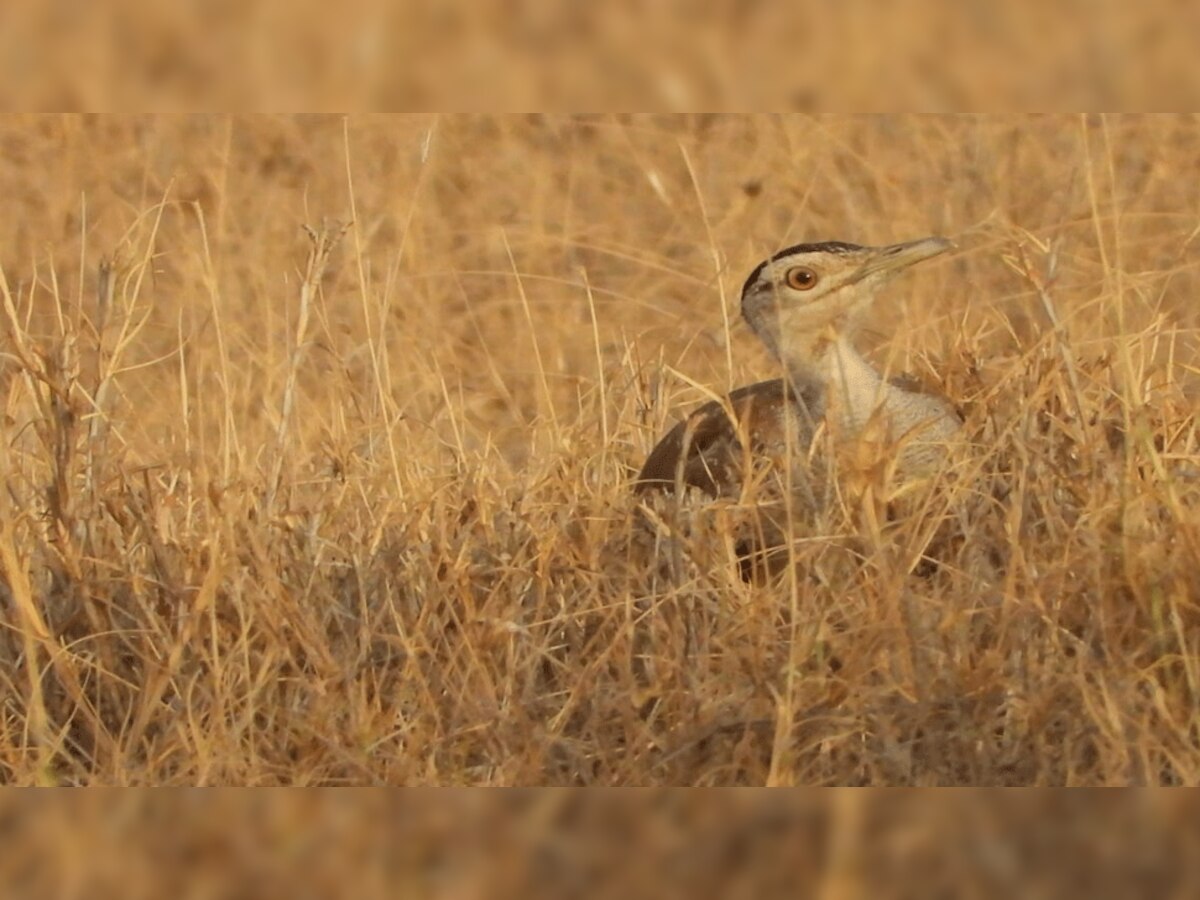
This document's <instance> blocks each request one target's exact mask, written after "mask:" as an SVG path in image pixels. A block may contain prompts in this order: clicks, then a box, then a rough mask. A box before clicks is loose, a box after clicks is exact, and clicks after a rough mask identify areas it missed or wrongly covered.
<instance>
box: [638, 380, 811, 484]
mask: <svg viewBox="0 0 1200 900" xmlns="http://www.w3.org/2000/svg"><path fill="white" fill-rule="evenodd" d="M789 406H797V407H798V406H799V404H798V401H797V400H796V398H795V395H794V393H793V392H792V391H791V390H790V389H789V387H788V386H787V384H786V383H785V382H784V381H783V380H782V379H780V378H776V379H774V380H773V381H760V382H758V383H757V384H752V385H748V386H747V387H743V388H738V389H737V390H736V391H734V392H733V393H731V394H730V395H729V397H728V398H727V399H726V402H725V403H718V402H716V401H712V402H710V403H706V404H704V405H703V406H701V407H700V408H699V409H697V410H696V411H695V412H693V413H692V414H691V415H690V416H688V417H687V418H686V419H684V420H683V421H682V422H680V423H679V424H678V425H676V426H675V427H674V428H672V429H671V430H670V431H669V432H667V434H666V436H664V437H663V439H662V440H661V441H659V442H658V445H657V446H656V447H655V448H654V449H653V450H652V451H651V452H650V455H649V456H648V457H647V458H646V463H645V465H643V466H642V471H641V472H640V473H638V477H637V482H636V485H635V487H636V489H637V490H639V491H647V490H655V489H661V490H671V489H673V488H674V487H675V485H676V484H677V483H682V484H685V485H691V486H693V487H698V488H700V489H701V490H702V491H704V492H705V493H708V494H710V495H712V496H714V497H716V496H720V495H721V494H723V493H728V492H729V490H730V489H732V488H734V487H735V486H736V485H737V484H738V483H739V481H740V473H741V472H742V469H743V465H744V456H745V450H746V447H745V444H744V443H743V440H746V441H748V442H749V444H750V446H749V450H750V452H751V453H752V454H757V453H759V452H761V450H762V448H764V447H771V446H783V445H784V444H785V443H786V442H787V438H786V435H785V434H784V429H785V428H786V427H787V424H786V423H787V422H788V421H789V420H792V421H794V417H793V416H791V415H789V409H788V407H789ZM731 411H732V416H731V415H730V413H731Z"/></svg>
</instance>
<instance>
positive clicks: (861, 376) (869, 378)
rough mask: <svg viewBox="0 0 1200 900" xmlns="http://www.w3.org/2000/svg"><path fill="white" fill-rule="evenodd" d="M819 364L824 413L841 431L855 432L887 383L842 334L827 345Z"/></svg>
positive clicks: (867, 417)
mask: <svg viewBox="0 0 1200 900" xmlns="http://www.w3.org/2000/svg"><path fill="white" fill-rule="evenodd" d="M820 366H821V376H822V379H823V380H824V382H825V386H826V416H827V417H829V418H832V419H833V420H834V422H835V423H836V425H837V427H839V428H841V429H844V432H845V433H848V434H857V433H858V432H859V431H861V430H862V428H863V426H864V425H866V423H867V420H868V419H869V418H870V417H871V414H872V413H873V412H874V411H875V408H876V407H877V406H879V404H880V403H881V402H882V401H883V399H884V395H885V394H886V393H887V392H888V388H889V387H890V385H888V384H887V383H885V382H884V380H883V378H882V377H881V376H880V374H879V373H878V372H876V371H875V369H874V368H872V366H871V364H870V363H868V362H867V361H866V360H865V359H863V358H862V357H861V356H860V355H859V353H858V351H857V350H855V349H854V347H853V346H851V344H850V342H849V341H847V340H846V339H845V338H842V337H839V338H838V339H837V340H836V341H834V342H833V343H832V344H831V345H830V346H829V349H828V351H827V352H826V353H825V355H824V356H823V357H822V358H821V362H820Z"/></svg>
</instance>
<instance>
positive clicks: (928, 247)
mask: <svg viewBox="0 0 1200 900" xmlns="http://www.w3.org/2000/svg"><path fill="white" fill-rule="evenodd" d="M953 247H954V244H952V243H951V242H950V241H948V240H946V239H945V238H944V237H927V238H921V239H920V240H919V241H906V242H905V243H903V244H892V245H891V246H890V247H880V248H879V249H877V250H876V251H875V253H874V254H872V256H871V258H870V259H868V260H867V261H866V263H864V264H863V267H862V268H861V269H860V270H859V272H858V278H866V277H867V276H868V275H876V274H879V273H881V272H886V273H888V274H894V273H896V272H899V271H900V270H901V269H907V268H908V267H909V266H911V265H913V264H914V263H919V262H921V261H922V260H926V259H930V258H931V257H934V256H937V255H938V254H941V253H945V252H946V251H947V250H950V249H951V248H953Z"/></svg>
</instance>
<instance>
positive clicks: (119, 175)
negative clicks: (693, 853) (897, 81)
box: [0, 116, 1200, 784]
mask: <svg viewBox="0 0 1200 900" xmlns="http://www.w3.org/2000/svg"><path fill="white" fill-rule="evenodd" d="M0 143H2V144H3V146H4V148H5V151H4V154H3V161H2V162H0V193H2V194H3V195H4V196H5V197H6V198H8V199H7V200H6V212H5V215H4V217H3V219H2V220H0V266H2V270H3V276H4V280H3V283H2V286H0V291H2V301H3V310H2V313H3V315H2V316H0V319H2V320H3V326H4V327H3V331H4V339H3V347H2V350H3V357H2V359H3V369H2V371H0V379H2V380H0V395H2V396H3V400H4V418H3V421H2V422H0V432H2V437H3V440H2V441H0V447H2V448H3V452H2V456H0V479H2V482H3V490H2V491H0V570H2V574H3V610H4V613H3V615H4V622H5V628H4V630H3V632H2V634H0V658H2V665H0V679H2V682H3V683H2V684H0V690H2V691H3V696H4V703H3V717H2V719H0V772H2V773H3V774H2V776H0V777H2V778H3V780H4V781H6V782H12V783H29V782H52V783H204V784H212V783H239V784H241V783H250V784H266V783H288V784H313V783H324V784H329V783H333V784H339V783H379V782H383V783H395V784H413V783H440V784H445V783H464V784H543V783H565V784H646V783H679V784H743V783H748V784H761V783H772V784H786V783H819V784H860V783H870V784H949V783H972V784H996V783H1003V784H1012V783H1039V784H1124V783H1160V782H1161V783H1189V784H1194V783H1196V782H1198V781H1200V752H1198V742H1200V734H1198V732H1197V727H1198V722H1197V709H1198V692H1200V656H1198V655H1197V642H1198V641H1200V616H1198V612H1197V601H1198V599H1200V584H1198V576H1197V571H1200V570H1198V568H1197V567H1198V564H1200V559H1198V546H1197V541H1198V539H1200V531H1198V528H1197V526H1198V524H1200V513H1198V512H1197V500H1198V499H1200V463H1198V461H1197V459H1196V454H1197V452H1198V448H1197V434H1196V423H1195V416H1194V407H1195V397H1196V374H1197V373H1196V361H1197V354H1196V326H1197V319H1198V316H1197V309H1198V308H1200V307H1198V304H1197V302H1196V298H1197V296H1198V295H1200V290H1198V287H1200V285H1198V284H1197V275H1196V260H1197V256H1196V254H1197V252H1200V251H1197V249H1196V247H1195V242H1194V237H1195V235H1196V233H1197V229H1198V228H1200V182H1197V181H1196V179H1195V178H1193V177H1191V176H1192V173H1194V172H1195V171H1196V166H1197V164H1198V163H1200V159H1198V158H1197V157H1198V156H1200V149H1198V148H1200V121H1197V120H1196V119H1192V118H1131V119H1124V118H1108V119H1103V120H1101V119H1090V118H1072V117H1065V118H1037V119H1028V118H1009V117H1004V118H966V117H963V118H920V117H917V118H884V119H848V120H844V119H826V118H809V117H798V118H782V119H777V118H752V119H744V118H608V117H601V118H564V117H546V118H533V119H525V118H521V119H517V118H490V117H479V118H440V119H434V118H405V119H387V118H382V119H377V118H366V119H351V120H349V121H348V122H343V121H342V120H341V119H338V118H318V119H291V118H245V119H226V118H196V119H179V118H166V119H154V118H145V119H133V118H109V119H59V118H27V117H13V116H10V117H6V118H4V119H0ZM346 223H352V224H350V227H349V228H348V229H345V230H344V233H343V228H344V225H345V224H346ZM304 225H311V226H312V227H313V230H312V231H311V233H310V234H309V235H308V236H306V234H305V232H304V230H303V228H302V226H304ZM935 232H936V233H943V234H948V235H950V236H952V237H954V238H956V240H957V241H958V242H959V245H960V248H961V249H960V251H959V252H958V253H957V254H956V255H954V256H953V257H952V258H949V259H947V260H945V261H941V262H938V263H932V264H929V265H928V266H926V267H922V268H920V269H914V270H913V271H912V273H910V274H908V275H906V276H905V277H904V279H902V280H901V281H899V282H897V283H896V284H895V285H894V287H893V288H892V289H891V290H890V292H889V293H888V294H887V296H886V298H885V300H884V302H882V303H881V304H880V309H879V313H878V317H877V320H876V321H875V322H874V326H875V327H874V329H873V333H872V334H870V335H867V336H865V338H864V345H865V346H867V347H868V348H869V349H872V355H873V358H874V359H875V360H876V361H877V362H878V363H879V364H880V365H881V366H884V367H886V368H888V369H889V370H890V371H895V372H899V371H902V370H906V371H910V372H916V373H918V374H920V375H921V376H923V377H924V378H925V380H927V381H930V382H932V383H933V384H935V385H937V386H938V387H939V388H940V389H941V390H943V391H944V392H945V393H946V394H948V395H949V396H950V397H952V398H953V399H954V400H955V401H956V402H957V403H959V405H960V406H961V408H962V410H963V412H964V415H965V418H966V422H967V432H968V434H969V437H970V446H969V447H968V448H966V450H965V451H964V452H963V453H961V454H959V455H957V456H956V457H955V459H954V461H953V464H952V466H951V467H949V469H948V470H947V471H946V472H945V473H943V476H942V477H941V478H940V479H939V480H938V482H937V483H935V484H933V485H922V486H920V487H919V488H915V489H912V490H910V491H909V492H908V493H907V494H905V495H903V496H897V491H899V490H900V486H897V485H893V484H891V483H890V480H889V477H888V476H889V473H888V467H887V456H886V454H883V455H879V454H870V453H864V455H863V457H862V459H861V460H859V463H860V464H859V465H856V466H854V467H853V470H850V469H847V470H846V471H844V472H841V473H840V474H839V482H838V483H839V485H840V494H839V502H838V504H837V505H836V507H835V508H834V509H833V510H831V511H830V514H829V517H828V522H827V523H823V530H822V531H821V533H819V534H814V535H809V536H808V537H807V538H806V539H804V540H801V541H798V542H797V545H796V548H795V556H796V565H795V567H793V568H792V569H791V570H790V572H789V573H787V574H785V575H784V576H782V577H781V578H779V579H778V580H777V581H776V582H774V583H771V584H760V585H747V584H743V583H742V582H741V580H740V579H739V578H738V575H737V568H736V562H735V557H734V553H733V549H732V540H731V539H730V535H731V533H732V531H733V529H734V528H735V526H736V523H737V521H739V517H744V516H745V515H746V514H747V513H746V511H745V510H740V509H737V508H730V507H729V505H728V504H727V505H725V506H721V505H713V504H700V505H693V506H689V508H688V509H687V510H686V515H678V514H675V513H672V514H671V515H667V516H666V517H665V518H662V519H660V524H659V525H658V526H657V527H655V526H650V525H647V524H645V523H646V521H647V519H646V517H644V516H639V514H638V509H637V506H638V504H637V500H636V499H635V498H633V497H632V496H631V494H630V492H629V482H630V478H631V476H632V474H633V473H634V472H635V471H636V468H637V466H638V465H639V464H640V462H641V460H642V459H643V458H644V455H645V453H646V451H647V450H648V449H649V447H650V446H652V444H653V442H654V441H655V439H656V438H657V437H658V436H660V435H661V433H662V432H663V431H664V430H665V429H666V428H667V427H668V426H669V425H670V424H671V423H672V422H674V421H675V420H676V419H677V417H678V416H679V415H680V414H682V413H683V412H684V411H686V409H689V408H691V406H692V405H694V404H695V403H696V402H697V401H699V400H701V399H703V398H704V397H705V396H706V395H707V394H708V393H710V392H716V393H719V392H721V391H724V390H725V389H727V388H728V387H730V386H732V385H736V384H739V383H745V382H748V381H751V380H755V379H758V378H763V377H770V376H771V375H773V374H774V371H773V369H772V367H771V364H770V363H769V361H768V360H767V359H766V357H765V355H764V354H763V352H762V350H761V349H760V348H759V347H758V346H757V345H756V343H755V341H754V339H753V336H752V335H750V334H749V332H748V331H747V330H746V329H745V328H744V327H743V326H741V325H740V324H739V323H738V322H737V299H738V298H737V294H738V289H739V287H740V284H741V281H742V278H743V277H744V276H745V273H746V272H747V271H748V270H749V268H750V267H751V266H752V265H753V264H754V263H755V262H756V261H757V260H758V259H760V258H761V257H763V256H764V255H766V254H767V253H769V252H771V251H773V250H775V249H778V248H779V247H781V246H784V245H786V244H789V243H794V242H796V241H800V240H805V239H826V238H838V239H846V240H855V241H860V242H864V243H882V242H885V241H891V240H900V239H905V238H911V237H917V236H921V235H925V234H928V233H935ZM339 236H340V237H341V239H340V240H338V238H339ZM900 510H902V511H903V512H902V513H900V512H898V511H900ZM676 512H678V511H676ZM931 538H932V540H931ZM926 553H928V554H929V555H931V556H934V557H936V564H930V563H929V561H928V560H923V559H922V555H923V554H926Z"/></svg>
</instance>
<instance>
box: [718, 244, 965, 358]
mask: <svg viewBox="0 0 1200 900" xmlns="http://www.w3.org/2000/svg"><path fill="white" fill-rule="evenodd" d="M952 246H953V244H951V243H950V241H948V240H946V239H945V238H941V237H928V238H922V239H921V240H918V241H908V242H906V243H903V244H892V245H891V246H887V247H861V246H859V245H858V244H847V243H843V242H841V241H827V242H825V243H820V244H798V245H796V246H795V247H789V248H788V249H786V250H781V251H780V252H779V253H776V254H775V255H774V256H772V257H771V258H770V259H768V260H766V261H765V262H762V263H760V264H759V266H758V267H757V268H756V269H755V270H754V271H753V272H751V273H750V277H749V278H747V279H746V284H745V285H744V286H743V288H742V316H743V317H744V318H745V320H746V322H747V323H748V324H749V325H750V327H751V328H752V329H754V332H755V334H757V335H758V336H759V337H760V338H761V339H762V340H763V342H764V343H765V344H766V345H767V347H768V348H769V349H770V350H771V352H772V353H774V354H775V355H776V356H777V357H779V358H780V359H782V360H784V361H785V362H787V363H789V364H804V363H805V362H806V361H810V360H811V361H814V362H815V360H816V359H817V358H819V357H820V355H821V354H822V353H823V350H824V348H825V347H827V346H828V345H829V344H831V343H832V342H834V341H836V340H838V339H839V338H841V337H847V336H849V335H850V334H852V333H853V332H854V330H855V329H856V328H857V326H858V324H859V323H860V322H861V321H862V318H863V316H864V315H865V313H866V312H867V311H868V310H869V309H870V306H871V303H872V301H873V300H874V299H875V295H876V293H877V292H878V290H879V288H880V287H881V286H882V285H883V284H885V283H886V282H887V281H889V280H890V279H891V278H892V276H894V275H895V274H896V273H898V272H899V271H900V270H902V269H906V268H908V267H909V266H911V265H913V264H914V263H918V262H921V261H922V260H925V259H929V258H930V257H933V256H937V255H938V254H939V253H944V252H945V251H946V250H949V249H950V248H951V247H952Z"/></svg>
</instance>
